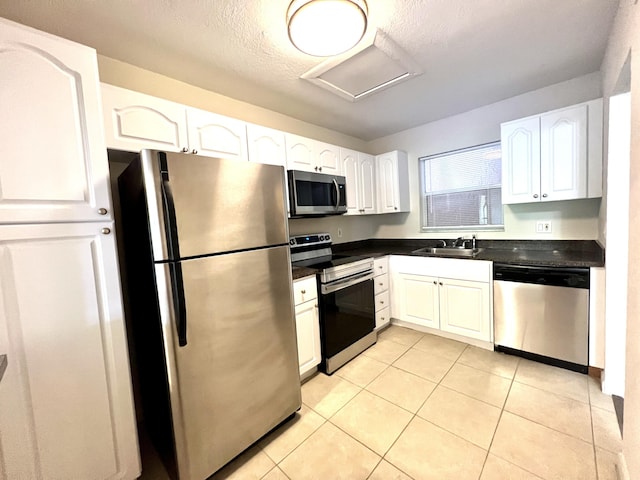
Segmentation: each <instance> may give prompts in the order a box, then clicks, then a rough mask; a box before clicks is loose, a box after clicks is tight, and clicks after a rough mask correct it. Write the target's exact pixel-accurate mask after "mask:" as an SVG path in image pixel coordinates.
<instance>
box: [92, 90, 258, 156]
mask: <svg viewBox="0 0 640 480" xmlns="http://www.w3.org/2000/svg"><path fill="white" fill-rule="evenodd" d="M102 103H103V115H104V124H105V136H106V142H107V147H109V148H115V149H118V150H127V151H131V152H137V151H140V150H142V149H144V148H154V149H157V150H167V151H171V152H185V153H193V154H198V155H206V156H210V157H222V158H231V159H237V160H247V132H246V125H245V123H244V122H242V121H240V120H236V119H233V118H228V117H225V116H222V115H218V114H215V113H212V112H208V111H206V110H199V109H197V108H191V107H187V106H185V105H181V104H179V103H174V102H170V101H168V100H164V99H161V98H157V97H153V96H151V95H145V94H143V93H138V92H133V91H131V90H127V89H124V88H119V87H114V86H113V85H107V84H104V83H103V84H102Z"/></svg>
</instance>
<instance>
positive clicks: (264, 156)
mask: <svg viewBox="0 0 640 480" xmlns="http://www.w3.org/2000/svg"><path fill="white" fill-rule="evenodd" d="M247 144H248V146H249V161H250V162H256V163H266V164H269V165H280V166H282V167H285V168H286V163H287V149H286V147H285V143H284V132H280V131H278V130H273V129H271V128H266V127H261V126H259V125H252V124H248V125H247Z"/></svg>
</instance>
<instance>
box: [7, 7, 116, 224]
mask: <svg viewBox="0 0 640 480" xmlns="http://www.w3.org/2000/svg"><path fill="white" fill-rule="evenodd" d="M0 97H1V98H2V100H1V101H0V131H1V132H2V141H1V142H0V223H32V222H63V221H92V220H93V221H100V220H105V219H110V218H111V200H110V193H109V184H108V164H107V156H106V150H105V144H104V137H103V132H102V125H101V116H100V92H99V84H98V67H97V61H96V53H95V51H94V50H93V49H91V48H88V47H84V46H82V45H79V44H76V43H73V42H69V41H67V40H63V39H60V38H57V37H54V36H51V35H48V34H45V33H43V32H39V31H37V30H33V29H30V28H27V27H23V26H21V25H18V24H16V23H13V22H9V21H7V20H4V19H0Z"/></svg>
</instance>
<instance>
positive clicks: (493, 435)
mask: <svg viewBox="0 0 640 480" xmlns="http://www.w3.org/2000/svg"><path fill="white" fill-rule="evenodd" d="M518 368H520V360H518V362H517V364H516V369H515V370H514V371H513V377H512V378H511V382H510V383H509V390H507V395H506V396H505V397H504V400H503V401H502V408H501V409H500V415H499V416H498V421H497V422H496V427H495V428H494V429H493V434H492V435H491V441H490V442H489V447H488V448H487V454H486V455H485V457H484V462H483V463H482V469H480V476H479V477H478V478H479V479H480V478H482V474H483V473H484V468H485V467H486V465H487V460H488V459H489V454H490V453H491V447H492V446H493V441H494V440H495V438H496V432H497V431H498V425H500V420H502V414H503V413H504V407H505V405H506V404H507V399H508V398H509V394H510V393H511V387H513V382H514V381H515V378H516V374H517V373H518Z"/></svg>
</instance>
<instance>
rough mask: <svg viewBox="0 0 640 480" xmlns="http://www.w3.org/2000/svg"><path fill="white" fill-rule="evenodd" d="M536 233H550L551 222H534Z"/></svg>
mask: <svg viewBox="0 0 640 480" xmlns="http://www.w3.org/2000/svg"><path fill="white" fill-rule="evenodd" d="M536 233H551V222H550V221H549V220H543V221H540V222H536Z"/></svg>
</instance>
